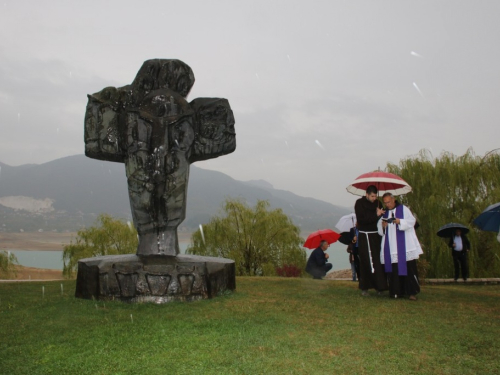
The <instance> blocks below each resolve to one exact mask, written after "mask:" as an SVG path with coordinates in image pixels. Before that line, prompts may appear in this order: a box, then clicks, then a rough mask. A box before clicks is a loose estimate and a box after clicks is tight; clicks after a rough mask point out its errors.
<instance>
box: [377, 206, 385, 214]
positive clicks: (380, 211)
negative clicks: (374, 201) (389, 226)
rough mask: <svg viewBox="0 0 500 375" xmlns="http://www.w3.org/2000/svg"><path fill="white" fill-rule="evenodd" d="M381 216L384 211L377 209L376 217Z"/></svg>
mask: <svg viewBox="0 0 500 375" xmlns="http://www.w3.org/2000/svg"><path fill="white" fill-rule="evenodd" d="M383 214H385V210H383V209H381V208H378V207H377V216H382V215H383Z"/></svg>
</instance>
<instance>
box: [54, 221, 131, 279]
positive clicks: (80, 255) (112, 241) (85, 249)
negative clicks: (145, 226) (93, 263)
mask: <svg viewBox="0 0 500 375" xmlns="http://www.w3.org/2000/svg"><path fill="white" fill-rule="evenodd" d="M137 241H138V240H137V231H136V230H135V228H134V227H133V226H132V225H130V224H127V223H125V222H123V221H121V220H118V219H114V218H113V217H111V216H109V215H106V214H102V215H99V217H98V218H97V220H96V226H93V227H90V228H86V229H82V230H80V231H78V233H77V237H76V240H75V242H74V243H73V241H71V242H70V244H69V245H66V246H64V252H63V263H64V268H63V274H64V275H65V276H68V277H71V276H72V274H73V272H74V271H76V269H77V267H78V260H79V259H84V258H90V257H95V256H101V255H117V254H133V253H135V252H136V250H137Z"/></svg>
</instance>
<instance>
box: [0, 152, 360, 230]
mask: <svg viewBox="0 0 500 375" xmlns="http://www.w3.org/2000/svg"><path fill="white" fill-rule="evenodd" d="M7 197H10V198H7ZM12 197H29V198H33V199H35V200H44V202H43V204H38V205H36V204H34V205H33V204H32V205H31V206H30V205H29V204H28V203H29V202H32V201H33V200H27V199H26V198H23V204H22V205H21V198H19V199H18V201H19V205H18V206H16V203H15V202H16V199H15V198H12ZM226 197H240V198H242V199H245V200H246V201H247V202H248V203H250V204H251V205H254V204H255V203H256V202H257V200H259V199H260V200H268V201H269V202H270V205H271V207H272V208H281V209H282V210H283V211H284V213H285V214H287V215H289V216H290V217H291V218H292V220H293V221H294V223H295V224H296V225H298V226H300V227H301V230H302V231H303V232H307V231H314V230H317V229H321V228H333V226H334V225H335V223H336V222H337V220H338V219H339V218H340V217H341V216H343V215H345V214H347V213H349V212H350V210H349V209H347V208H345V207H340V206H335V205H332V204H330V203H327V202H324V201H320V200H317V199H313V198H305V197H300V196H298V195H295V194H293V193H291V192H289V191H286V190H277V189H274V188H273V186H272V185H271V184H270V183H268V182H266V181H263V180H256V181H247V182H244V181H237V180H235V179H233V178H231V177H229V176H227V175H225V174H223V173H221V172H216V171H211V170H205V169H202V168H198V167H196V166H195V165H192V166H191V170H190V178H189V187H188V201H187V210H186V220H184V222H183V223H182V224H181V225H180V227H179V228H180V229H181V230H184V231H193V230H195V229H196V228H198V226H199V224H205V223H207V222H208V221H209V220H210V218H211V217H212V216H213V215H215V214H217V213H218V212H219V210H220V209H221V205H222V202H223V201H224V199H225V198H226ZM47 200H51V201H52V207H51V208H49V209H47V202H49V201H47ZM13 202H14V203H13ZM27 202H28V203H27ZM48 205H49V206H50V202H49V203H48ZM20 207H23V208H24V209H19V208H20ZM26 207H34V208H33V209H32V210H31V211H27V208H26ZM37 210H38V211H37ZM100 213H109V214H111V215H113V216H117V217H121V218H125V219H127V220H131V213H130V205H129V199H128V192H127V182H126V176H125V167H124V165H123V164H120V163H113V162H104V161H99V160H94V159H90V158H87V157H85V156H84V155H75V156H68V157H65V158H61V159H57V160H53V161H51V162H48V163H44V164H29V165H21V166H18V167H12V166H9V165H6V164H4V163H0V230H4V231H19V230H20V229H24V230H27V231H30V230H38V229H42V230H58V231H61V230H76V229H78V228H80V227H81V226H82V225H90V224H92V223H93V222H94V220H95V218H96V217H97V215H98V214H100Z"/></svg>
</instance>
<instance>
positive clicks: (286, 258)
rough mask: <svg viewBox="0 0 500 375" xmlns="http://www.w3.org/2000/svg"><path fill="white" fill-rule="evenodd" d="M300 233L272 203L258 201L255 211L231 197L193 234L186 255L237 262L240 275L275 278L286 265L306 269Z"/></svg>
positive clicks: (237, 272) (237, 270) (237, 271)
mask: <svg viewBox="0 0 500 375" xmlns="http://www.w3.org/2000/svg"><path fill="white" fill-rule="evenodd" d="M299 234H300V231H299V228H298V227H296V226H295V225H294V224H293V222H292V220H291V219H290V218H289V217H288V216H286V215H285V214H284V213H283V211H282V210H281V209H275V210H269V202H267V201H258V202H257V204H256V205H255V207H253V208H252V207H250V206H248V204H246V203H245V202H243V201H242V200H238V199H231V198H228V199H226V201H225V202H224V203H223V208H222V212H221V214H220V215H218V216H215V217H213V218H212V219H211V220H210V222H209V223H208V224H206V225H203V227H201V229H199V230H197V231H196V232H194V233H193V234H192V236H191V243H192V244H191V246H190V247H188V249H187V250H186V252H187V253H188V254H196V255H206V256H215V257H223V258H229V259H233V260H234V261H235V263H236V274H237V275H247V276H254V275H265V276H272V275H275V274H276V268H277V267H283V266H284V265H293V266H295V267H297V268H299V269H300V270H303V269H304V267H305V262H306V254H305V251H304V250H303V249H302V246H301V244H302V243H303V242H304V240H303V239H302V238H301V237H300V235H299Z"/></svg>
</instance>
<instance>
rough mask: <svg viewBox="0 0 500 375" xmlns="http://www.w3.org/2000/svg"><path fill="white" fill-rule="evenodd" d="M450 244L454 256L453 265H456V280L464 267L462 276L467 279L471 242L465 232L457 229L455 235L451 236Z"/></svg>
mask: <svg viewBox="0 0 500 375" xmlns="http://www.w3.org/2000/svg"><path fill="white" fill-rule="evenodd" d="M448 246H449V247H450V249H451V255H452V256H453V265H454V266H455V281H457V280H458V277H459V276H460V269H462V278H463V279H464V281H467V279H468V278H469V262H468V259H467V258H468V253H469V250H470V242H469V239H468V238H467V236H466V235H465V233H462V231H461V230H460V229H457V230H456V231H455V236H453V237H451V238H450V242H449V243H448Z"/></svg>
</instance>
